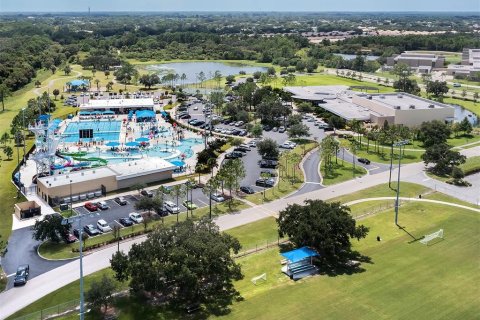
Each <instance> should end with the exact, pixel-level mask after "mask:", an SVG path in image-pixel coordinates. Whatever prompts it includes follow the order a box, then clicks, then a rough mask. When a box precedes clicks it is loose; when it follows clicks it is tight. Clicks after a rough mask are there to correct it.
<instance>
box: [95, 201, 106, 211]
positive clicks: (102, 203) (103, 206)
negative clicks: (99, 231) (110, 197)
mask: <svg viewBox="0 0 480 320" xmlns="http://www.w3.org/2000/svg"><path fill="white" fill-rule="evenodd" d="M95 205H96V206H97V208H99V209H100V210H108V209H109V208H110V207H109V206H108V204H107V202H106V201H99V202H97V203H96V204H95Z"/></svg>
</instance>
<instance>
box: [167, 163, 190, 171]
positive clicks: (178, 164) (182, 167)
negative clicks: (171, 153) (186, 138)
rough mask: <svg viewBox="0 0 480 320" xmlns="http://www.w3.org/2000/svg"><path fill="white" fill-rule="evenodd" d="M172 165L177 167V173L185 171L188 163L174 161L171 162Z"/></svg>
mask: <svg viewBox="0 0 480 320" xmlns="http://www.w3.org/2000/svg"><path fill="white" fill-rule="evenodd" d="M170 163H171V164H173V165H174V166H176V167H177V168H176V169H175V170H174V171H175V172H181V171H183V170H184V169H185V165H186V163H185V162H183V161H180V160H173V161H170Z"/></svg>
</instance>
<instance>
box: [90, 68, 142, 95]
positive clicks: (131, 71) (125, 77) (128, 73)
mask: <svg viewBox="0 0 480 320" xmlns="http://www.w3.org/2000/svg"><path fill="white" fill-rule="evenodd" d="M92 71H93V70H92ZM114 75H115V77H116V78H117V80H118V81H120V82H121V83H123V84H124V85H125V90H126V89H127V84H128V83H130V80H132V79H133V78H134V77H136V76H137V75H138V71H137V70H136V69H135V67H134V66H133V65H132V64H130V63H129V62H124V63H123V64H122V66H121V67H120V68H119V69H118V70H117V71H115V73H114Z"/></svg>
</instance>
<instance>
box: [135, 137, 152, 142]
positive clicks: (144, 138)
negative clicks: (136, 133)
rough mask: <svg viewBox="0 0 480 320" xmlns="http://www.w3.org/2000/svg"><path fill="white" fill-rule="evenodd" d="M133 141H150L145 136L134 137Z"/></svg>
mask: <svg viewBox="0 0 480 320" xmlns="http://www.w3.org/2000/svg"><path fill="white" fill-rule="evenodd" d="M135 141H137V142H148V141H150V139H148V138H146V137H140V138H137V139H135Z"/></svg>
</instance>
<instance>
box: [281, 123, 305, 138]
mask: <svg viewBox="0 0 480 320" xmlns="http://www.w3.org/2000/svg"><path fill="white" fill-rule="evenodd" d="M287 132H288V136H289V137H290V138H300V137H308V136H310V128H309V127H308V126H307V125H306V124H304V123H296V124H294V125H291V126H290V128H288V131H287Z"/></svg>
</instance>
